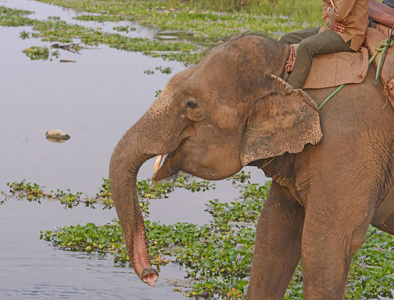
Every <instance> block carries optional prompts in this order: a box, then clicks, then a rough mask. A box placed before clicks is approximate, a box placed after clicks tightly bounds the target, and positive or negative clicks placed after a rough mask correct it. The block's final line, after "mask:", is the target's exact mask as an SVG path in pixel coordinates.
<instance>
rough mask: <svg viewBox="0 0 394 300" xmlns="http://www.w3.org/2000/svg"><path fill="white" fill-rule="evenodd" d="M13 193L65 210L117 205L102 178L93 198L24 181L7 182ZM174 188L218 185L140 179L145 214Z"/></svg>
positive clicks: (200, 189)
mask: <svg viewBox="0 0 394 300" xmlns="http://www.w3.org/2000/svg"><path fill="white" fill-rule="evenodd" d="M7 185H8V186H9V188H10V190H9V192H8V193H6V192H3V195H4V196H6V198H13V197H14V198H17V199H18V200H24V199H27V200H29V201H35V202H40V201H41V200H42V199H52V200H59V202H60V203H61V204H63V205H64V206H65V207H68V208H72V207H74V206H78V205H80V204H84V205H85V206H87V207H92V208H95V207H96V205H102V207H103V209H111V208H112V207H113V206H114V203H113V200H112V194H111V187H110V183H109V180H108V179H106V178H103V184H102V185H101V187H100V188H99V192H98V193H96V195H95V196H94V197H88V196H86V197H82V195H83V193H82V192H76V193H73V192H71V191H70V190H69V189H68V190H67V191H63V190H60V189H57V190H56V191H53V190H52V191H51V192H50V193H45V192H44V187H41V186H40V185H38V184H36V183H30V182H26V181H25V180H22V181H21V182H13V183H7ZM175 188H183V189H186V190H189V191H191V192H204V191H207V190H210V189H215V184H214V183H211V182H209V181H205V180H197V179H196V178H194V177H192V176H190V175H188V174H185V173H182V172H180V173H179V174H178V175H177V176H174V177H173V178H171V179H169V180H163V181H161V182H155V183H152V180H151V179H149V178H148V179H141V180H138V181H137V191H138V197H139V198H140V206H141V209H142V210H143V213H144V214H145V215H146V216H147V215H148V214H149V211H148V207H149V201H150V200H153V199H162V198H168V195H169V194H170V193H172V192H173V191H174V189H175Z"/></svg>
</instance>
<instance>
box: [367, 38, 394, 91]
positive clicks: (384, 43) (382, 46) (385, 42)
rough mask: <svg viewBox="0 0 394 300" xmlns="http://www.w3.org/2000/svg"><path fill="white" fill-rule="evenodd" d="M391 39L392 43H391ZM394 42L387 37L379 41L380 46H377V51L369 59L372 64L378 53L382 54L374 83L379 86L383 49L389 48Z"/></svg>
mask: <svg viewBox="0 0 394 300" xmlns="http://www.w3.org/2000/svg"><path fill="white" fill-rule="evenodd" d="M389 40H390V44H389ZM393 44H394V41H393V40H391V39H390V38H387V39H385V40H383V41H381V42H380V43H379V45H378V46H376V48H375V50H376V52H375V53H374V54H373V55H372V57H371V59H370V60H369V62H368V63H369V64H371V62H373V60H374V59H375V57H376V56H377V55H378V53H379V52H380V56H379V62H378V67H377V68H376V77H375V81H374V82H373V84H374V85H375V87H376V86H378V80H379V74H380V69H381V67H382V58H383V53H382V52H383V51H384V50H386V49H388V48H389V47H391V46H392V45H393Z"/></svg>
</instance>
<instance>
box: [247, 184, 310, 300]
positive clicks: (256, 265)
mask: <svg viewBox="0 0 394 300" xmlns="http://www.w3.org/2000/svg"><path fill="white" fill-rule="evenodd" d="M303 222H304V208H303V207H302V206H301V205H300V204H299V203H298V202H297V201H296V200H295V199H293V197H292V196H291V194H290V193H289V191H288V190H287V189H286V188H285V187H282V186H280V185H278V184H276V183H275V182H272V185H271V190H270V193H269V195H268V198H267V202H266V203H265V205H264V208H263V211H262V213H261V216H260V219H259V223H258V226H257V232H256V241H255V247H254V255H253V262H252V269H251V275H250V282H249V287H248V292H247V295H246V299H248V300H253V299H264V300H265V299H283V295H284V293H285V292H286V289H287V286H288V285H289V282H290V280H291V278H292V275H293V273H294V270H295V268H296V266H297V264H298V262H299V260H300V258H301V238H302V228H303Z"/></svg>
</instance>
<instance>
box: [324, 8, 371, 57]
mask: <svg viewBox="0 0 394 300" xmlns="http://www.w3.org/2000/svg"><path fill="white" fill-rule="evenodd" d="M332 3H333V4H334V6H335V7H333V6H332V4H331V1H330V0H323V21H324V22H326V24H328V23H329V22H330V21H335V22H343V21H344V25H345V31H344V32H337V33H338V34H339V35H340V36H341V37H342V39H343V40H344V41H345V43H346V42H348V41H349V40H352V41H351V43H350V48H351V49H352V50H354V51H358V50H359V49H360V47H361V45H362V43H363V42H364V39H365V33H366V30H367V26H368V0H332Z"/></svg>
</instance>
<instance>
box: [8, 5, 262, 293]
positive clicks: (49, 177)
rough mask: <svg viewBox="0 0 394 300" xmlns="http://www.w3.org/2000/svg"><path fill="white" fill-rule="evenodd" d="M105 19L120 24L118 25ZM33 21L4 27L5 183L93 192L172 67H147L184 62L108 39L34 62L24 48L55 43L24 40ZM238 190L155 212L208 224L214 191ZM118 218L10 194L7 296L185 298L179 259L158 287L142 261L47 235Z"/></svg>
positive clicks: (42, 11)
mask: <svg viewBox="0 0 394 300" xmlns="http://www.w3.org/2000/svg"><path fill="white" fill-rule="evenodd" d="M0 5H5V6H8V7H12V8H21V9H28V10H33V11H35V12H36V13H35V14H34V15H32V16H31V18H37V19H46V18H47V17H48V16H60V17H61V19H62V20H66V21H68V22H70V23H78V24H83V25H85V26H92V27H94V26H97V24H94V23H91V22H81V21H78V22H77V21H75V20H73V19H72V17H73V16H75V15H77V12H76V11H74V10H70V9H64V8H60V7H56V6H51V5H47V4H42V3H38V2H34V1H28V0H8V1H4V0H3V1H0ZM124 24H129V23H127V22H125V23H124ZM117 25H119V24H117ZM99 26H101V27H103V30H109V31H110V30H111V26H113V24H111V23H108V24H107V25H105V26H103V24H100V25H99ZM23 30H26V31H31V28H29V27H17V28H4V27H0V41H1V43H0V54H1V55H0V66H1V69H0V145H1V154H2V155H1V156H0V170H1V171H2V172H1V173H0V190H1V191H6V190H7V186H6V183H7V182H14V181H21V180H23V179H26V180H27V181H30V182H34V183H38V184H40V185H43V186H45V187H46V189H45V191H50V190H52V189H53V190H56V189H58V188H59V189H61V190H67V189H71V191H72V192H74V193H75V192H77V191H80V192H84V193H86V194H87V195H89V196H93V195H94V194H95V193H96V192H98V188H99V186H100V185H101V184H102V178H103V177H104V178H106V177H108V164H109V160H110V156H111V154H112V151H113V149H114V147H115V145H116V144H117V142H118V141H119V139H120V138H121V136H122V135H123V134H124V132H125V131H126V130H127V129H128V128H129V127H130V126H131V125H132V124H134V123H135V122H136V121H137V120H138V119H139V118H140V117H141V116H142V115H143V113H144V112H145V111H146V110H147V109H148V108H149V106H150V105H151V104H152V102H153V101H154V98H155V91H157V90H160V89H163V87H164V86H165V84H166V82H167V81H168V80H169V78H170V77H171V76H172V75H166V74H161V73H158V72H156V74H155V75H146V74H144V70H147V69H154V68H155V67H156V66H162V67H167V66H170V67H171V68H173V69H174V70H173V74H175V73H177V72H179V71H181V70H183V69H184V66H183V65H182V64H181V63H177V62H165V61H163V60H161V59H154V58H149V57H145V56H143V55H142V54H139V53H130V52H122V51H118V50H115V49H111V48H109V47H107V46H105V45H100V47H99V49H86V50H82V51H81V54H72V53H69V52H66V51H61V59H69V60H76V61H77V62H76V63H73V64H64V63H59V61H52V62H50V61H30V60H29V59H28V58H27V57H26V56H25V55H24V54H23V53H22V50H23V49H25V48H27V47H30V46H40V45H46V46H49V45H50V44H48V43H42V42H40V41H39V40H36V39H28V40H22V39H20V38H19V33H20V32H21V31H23ZM155 33H156V32H155V30H152V29H148V28H143V27H139V28H138V29H137V31H136V32H131V33H129V34H135V35H140V36H144V37H148V38H151V37H153V36H154V34H155ZM52 128H59V129H62V130H64V131H66V132H67V133H68V134H69V135H70V136H71V139H70V140H68V141H67V142H66V143H63V144H55V143H51V142H49V141H47V140H46V139H45V132H46V131H47V130H49V129H52ZM153 163H154V162H153V161H152V160H151V161H148V162H147V163H146V164H145V165H144V166H143V167H142V169H141V171H140V173H139V178H147V177H149V176H151V175H152V169H153ZM249 170H253V169H249ZM253 176H254V177H253V178H254V180H255V181H257V182H263V181H264V180H265V178H264V176H263V174H262V173H261V172H258V171H253ZM234 196H235V192H234V190H233V189H232V188H231V186H230V184H229V183H228V182H226V181H223V182H219V183H218V188H217V189H216V190H215V191H209V192H206V193H196V194H192V193H190V192H188V191H184V190H179V191H175V192H174V193H172V194H171V195H170V197H169V198H168V199H164V200H158V201H153V202H152V204H151V208H150V211H151V216H150V219H151V220H153V221H156V220H158V221H161V222H163V223H175V222H192V223H196V224H204V223H207V222H209V220H210V216H209V214H208V213H206V212H204V208H205V206H204V204H205V203H206V202H207V201H208V200H210V199H213V198H220V199H221V200H224V201H230V200H232V199H233V198H234ZM0 197H1V196H0ZM114 217H116V213H115V211H114V210H109V211H102V210H101V209H99V208H98V209H95V210H93V209H89V208H84V207H82V206H81V207H76V208H74V209H72V210H65V209H63V207H62V206H61V205H60V204H58V203H56V202H46V201H44V202H43V203H42V204H41V205H40V204H37V203H29V202H27V201H21V202H18V201H16V200H9V201H8V202H7V203H6V204H5V205H3V206H1V207H0V229H1V231H0V241H1V243H0V270H1V272H0V282H1V285H0V299H58V298H59V299H75V298H79V299H91V298H98V299H124V298H127V299H184V298H185V297H184V296H182V294H180V293H176V292H173V288H174V287H173V286H171V285H169V284H168V280H169V279H182V278H183V277H184V275H185V271H184V270H183V269H181V268H179V266H177V265H173V264H169V265H167V266H166V267H163V268H162V269H161V272H160V278H159V281H158V286H157V287H156V288H154V289H153V288H150V287H149V286H147V285H146V284H143V283H142V282H141V281H140V280H139V279H138V278H137V276H136V275H135V274H134V272H133V270H132V269H130V268H124V267H120V266H118V265H114V263H113V260H112V257H99V256H95V255H88V254H84V253H76V252H64V251H61V250H58V249H55V248H53V247H52V246H50V245H48V243H47V242H45V241H42V240H40V239H39V235H40V230H47V229H52V228H53V227H54V226H66V225H72V224H77V223H79V224H86V223H87V222H95V223H99V224H104V223H107V222H110V221H111V220H112V219H113V218H114Z"/></svg>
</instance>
